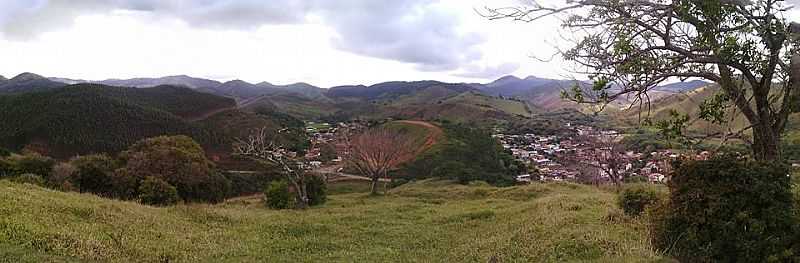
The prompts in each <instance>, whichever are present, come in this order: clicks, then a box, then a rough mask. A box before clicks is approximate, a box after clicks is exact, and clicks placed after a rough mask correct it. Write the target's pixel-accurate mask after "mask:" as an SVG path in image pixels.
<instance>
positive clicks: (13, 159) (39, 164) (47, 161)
mask: <svg viewBox="0 0 800 263" xmlns="http://www.w3.org/2000/svg"><path fill="white" fill-rule="evenodd" d="M55 164H56V161H55V160H53V159H52V158H50V157H47V156H43V155H41V154H38V153H35V152H28V153H25V154H24V155H17V154H13V155H11V156H8V157H5V158H2V161H0V173H3V174H6V176H12V175H21V174H26V173H31V174H38V175H41V176H42V177H47V176H49V175H50V172H51V171H52V170H53V166H54V165H55Z"/></svg>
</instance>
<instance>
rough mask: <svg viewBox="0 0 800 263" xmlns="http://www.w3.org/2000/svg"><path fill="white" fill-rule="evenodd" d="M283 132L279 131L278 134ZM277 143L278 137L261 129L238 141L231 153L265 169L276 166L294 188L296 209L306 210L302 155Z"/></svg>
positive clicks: (306, 166)
mask: <svg viewBox="0 0 800 263" xmlns="http://www.w3.org/2000/svg"><path fill="white" fill-rule="evenodd" d="M285 130H286V129H283V130H279V131H278V134H280V133H281V132H282V131H285ZM277 141H278V136H270V135H269V134H268V132H267V129H266V128H261V129H260V130H259V131H258V132H256V133H254V134H252V135H250V136H248V138H247V139H246V140H241V139H240V140H239V141H238V142H237V143H236V144H234V148H233V152H234V154H235V155H238V156H242V157H245V158H248V159H250V160H253V161H255V162H258V163H259V164H262V165H264V166H267V167H271V166H277V167H278V168H279V169H280V170H281V174H283V176H284V177H285V178H286V181H287V183H288V184H290V186H291V187H293V188H294V193H295V199H296V202H295V206H296V208H298V209H304V208H307V207H308V205H309V198H308V192H307V190H306V185H307V184H306V180H307V178H306V177H307V172H308V171H307V168H308V165H306V164H305V160H304V157H303V155H300V154H297V152H293V151H289V150H287V149H286V148H285V147H284V146H282V145H281V144H279V143H278V142H277Z"/></svg>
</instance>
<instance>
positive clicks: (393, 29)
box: [321, 0, 485, 71]
mask: <svg viewBox="0 0 800 263" xmlns="http://www.w3.org/2000/svg"><path fill="white" fill-rule="evenodd" d="M326 3H327V4H323V8H321V10H322V13H323V16H322V17H323V19H324V20H325V21H326V22H327V23H329V24H331V25H333V26H334V27H335V28H337V31H338V33H339V34H340V36H341V37H340V38H338V39H336V40H335V45H336V47H337V48H339V49H342V50H346V51H350V52H354V53H358V54H362V55H366V56H372V57H380V58H387V59H393V60H398V61H403V62H409V63H414V64H416V65H417V66H418V69H420V70H424V71H442V70H452V69H456V68H458V67H459V66H460V65H463V64H465V63H469V62H471V61H475V60H478V59H480V58H481V54H480V52H479V51H478V50H477V49H476V46H477V45H478V44H481V43H483V42H484V41H485V38H484V36H482V35H479V34H476V33H466V34H461V33H458V32H457V31H456V28H457V27H458V21H456V20H455V17H454V15H453V14H449V13H448V12H447V11H446V10H440V9H437V8H435V7H434V6H433V5H432V4H433V3H435V2H434V1H428V0H411V1H409V0H406V1H370V0H349V1H335V3H334V1H326Z"/></svg>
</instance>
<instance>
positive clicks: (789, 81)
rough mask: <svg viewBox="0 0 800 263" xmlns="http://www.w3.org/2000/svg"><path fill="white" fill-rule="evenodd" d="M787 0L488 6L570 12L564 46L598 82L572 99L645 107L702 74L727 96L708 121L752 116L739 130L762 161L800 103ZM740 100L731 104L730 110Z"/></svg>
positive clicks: (707, 108) (518, 13)
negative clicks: (662, 89) (668, 85)
mask: <svg viewBox="0 0 800 263" xmlns="http://www.w3.org/2000/svg"><path fill="white" fill-rule="evenodd" d="M789 8H790V7H789V6H788V5H786V4H785V3H784V1H782V0H724V1H722V0H721V1H696V0H630V1H618V0H581V1H565V2H564V4H561V5H556V6H544V5H542V4H539V3H537V2H536V1H533V2H532V4H530V5H528V6H522V7H506V8H497V9H491V8H490V9H488V13H486V14H485V15H486V16H488V17H489V18H491V19H503V18H511V19H515V20H520V21H527V22H530V21H535V20H538V19H541V18H543V17H547V16H556V17H559V18H561V19H562V21H563V24H562V25H563V27H564V28H566V29H568V30H569V31H570V32H572V34H571V35H572V36H573V39H571V40H572V41H573V46H572V47H571V48H569V49H566V50H560V51H559V53H560V54H561V55H562V56H563V57H564V58H565V59H566V60H567V61H570V62H573V63H574V64H575V65H576V66H577V67H576V70H575V71H576V72H577V73H581V74H587V75H589V76H590V78H591V79H592V80H593V85H576V86H575V87H574V88H572V89H571V90H568V91H565V92H564V96H565V97H566V98H569V99H571V100H575V101H577V102H590V103H609V102H611V101H613V100H615V99H616V98H618V97H620V96H629V97H633V98H634V100H635V101H636V102H638V103H640V104H639V105H640V106H641V105H642V104H647V103H648V102H649V97H648V92H649V91H651V90H652V89H653V88H654V87H656V86H657V85H658V84H660V83H663V82H666V81H671V80H675V79H688V78H701V79H706V80H709V81H713V82H715V83H716V84H718V85H719V86H720V88H721V90H722V91H723V93H722V94H721V95H720V96H719V97H717V98H716V100H709V101H706V102H705V103H704V104H703V105H704V106H703V109H702V110H701V114H700V115H701V116H699V117H701V118H704V119H706V120H709V121H713V122H722V121H725V120H726V119H727V118H728V117H732V116H726V113H732V114H727V115H739V114H740V115H742V116H744V118H746V119H747V120H748V121H749V123H750V126H748V127H747V128H746V129H745V130H749V129H752V134H753V138H752V139H749V138H746V137H747V136H744V134H745V132H744V131H732V130H729V131H728V132H727V134H724V135H726V136H739V137H742V138H744V139H746V140H747V141H748V142H750V143H751V148H752V151H753V155H754V157H755V158H756V159H760V160H773V159H779V158H780V143H779V141H780V135H781V134H782V133H783V132H784V130H785V128H786V123H787V119H788V116H789V114H791V113H792V112H793V111H797V104H798V103H799V102H800V88H798V87H797V86H798V85H800V79H798V78H800V73H798V72H800V56H798V55H797V48H798V43H800V42H798V37H796V36H794V35H793V34H794V33H795V32H797V31H798V30H799V29H798V28H800V26H797V25H796V24H793V23H792V24H790V22H789V21H788V20H787V19H786V17H785V14H786V11H787V10H788V9H789ZM731 106H732V107H734V109H732V110H728V107H731Z"/></svg>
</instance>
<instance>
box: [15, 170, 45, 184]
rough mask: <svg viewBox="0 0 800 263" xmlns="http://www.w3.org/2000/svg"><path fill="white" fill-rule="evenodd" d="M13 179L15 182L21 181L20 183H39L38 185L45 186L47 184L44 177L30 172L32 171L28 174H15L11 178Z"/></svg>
mask: <svg viewBox="0 0 800 263" xmlns="http://www.w3.org/2000/svg"><path fill="white" fill-rule="evenodd" d="M11 181H14V182H16V183H20V184H32V185H37V186H44V185H45V181H44V178H42V177H41V176H39V175H36V174H30V173H26V174H22V175H18V176H15V177H14V178H13V179H11Z"/></svg>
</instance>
